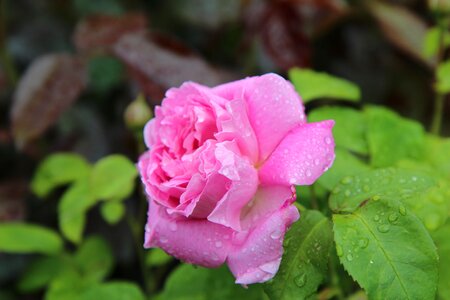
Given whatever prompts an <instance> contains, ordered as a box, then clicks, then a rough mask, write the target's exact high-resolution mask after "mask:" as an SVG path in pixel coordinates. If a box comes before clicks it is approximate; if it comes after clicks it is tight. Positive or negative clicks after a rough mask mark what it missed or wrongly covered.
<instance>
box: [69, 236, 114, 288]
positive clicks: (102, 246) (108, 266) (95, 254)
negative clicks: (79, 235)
mask: <svg viewBox="0 0 450 300" xmlns="http://www.w3.org/2000/svg"><path fill="white" fill-rule="evenodd" d="M75 261H76V263H77V265H78V268H79V270H80V271H81V273H82V274H83V275H84V277H85V279H92V280H93V281H101V280H102V279H104V278H105V277H106V276H107V275H108V274H109V273H110V272H111V270H112V267H113V264H114V257H113V253H112V250H111V247H110V246H109V245H108V243H107V242H106V241H105V240H104V239H103V238H101V237H98V236H92V237H89V238H88V239H86V240H85V241H84V243H83V244H82V245H81V246H80V248H79V249H78V251H77V253H76V254H75Z"/></svg>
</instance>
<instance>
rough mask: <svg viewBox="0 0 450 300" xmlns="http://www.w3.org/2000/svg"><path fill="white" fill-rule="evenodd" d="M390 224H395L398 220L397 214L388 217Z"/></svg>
mask: <svg viewBox="0 0 450 300" xmlns="http://www.w3.org/2000/svg"><path fill="white" fill-rule="evenodd" d="M388 220H389V222H391V223H394V222H395V221H397V220H398V215H397V213H392V214H390V215H389V217H388Z"/></svg>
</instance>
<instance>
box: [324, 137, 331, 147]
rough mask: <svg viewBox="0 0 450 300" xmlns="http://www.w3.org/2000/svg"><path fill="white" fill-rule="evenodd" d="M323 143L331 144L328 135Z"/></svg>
mask: <svg viewBox="0 0 450 300" xmlns="http://www.w3.org/2000/svg"><path fill="white" fill-rule="evenodd" d="M325 144H327V145H329V144H331V139H330V137H328V136H327V137H326V138H325Z"/></svg>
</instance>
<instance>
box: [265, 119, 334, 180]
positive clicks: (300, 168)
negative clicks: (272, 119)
mask: <svg viewBox="0 0 450 300" xmlns="http://www.w3.org/2000/svg"><path fill="white" fill-rule="evenodd" d="M333 125H334V121H332V120H329V121H323V122H318V123H308V124H304V125H301V126H298V127H297V128H295V129H294V130H292V131H291V132H290V133H289V134H288V135H287V136H286V137H285V138H284V139H283V140H282V141H281V143H280V144H279V145H278V147H277V148H276V149H275V151H274V152H273V153H272V155H271V156H270V157H269V158H268V159H267V161H266V162H265V163H264V164H263V166H262V167H261V169H260V171H259V179H260V180H261V182H262V183H265V184H278V185H292V184H295V185H310V184H313V183H314V181H316V179H317V178H318V177H319V176H320V175H322V174H323V173H324V172H325V171H326V170H328V168H329V167H330V166H331V165H332V164H333V161H334V157H335V155H334V140H333V135H332V131H331V130H332V127H333Z"/></svg>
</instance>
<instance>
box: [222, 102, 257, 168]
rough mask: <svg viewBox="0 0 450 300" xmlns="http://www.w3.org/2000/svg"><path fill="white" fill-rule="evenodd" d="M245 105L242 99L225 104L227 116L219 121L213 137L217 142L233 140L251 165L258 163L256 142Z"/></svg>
mask: <svg viewBox="0 0 450 300" xmlns="http://www.w3.org/2000/svg"><path fill="white" fill-rule="evenodd" d="M246 106H247V104H246V102H245V101H244V100H242V99H236V100H232V101H229V102H228V103H226V109H227V112H228V114H227V115H223V116H222V117H221V119H220V121H219V122H220V123H219V124H220V131H219V133H217V134H216V135H215V136H216V138H217V140H218V141H227V140H228V141H231V140H235V141H236V142H237V144H238V146H239V149H240V151H241V153H242V154H243V155H245V156H246V157H248V158H250V160H251V161H252V163H256V162H257V161H258V142H257V140H256V135H255V133H254V131H253V128H252V126H251V124H250V121H249V119H248V113H247V108H246Z"/></svg>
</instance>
